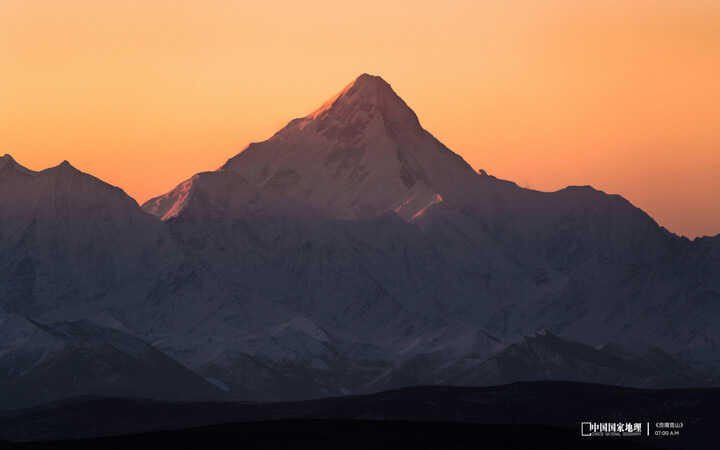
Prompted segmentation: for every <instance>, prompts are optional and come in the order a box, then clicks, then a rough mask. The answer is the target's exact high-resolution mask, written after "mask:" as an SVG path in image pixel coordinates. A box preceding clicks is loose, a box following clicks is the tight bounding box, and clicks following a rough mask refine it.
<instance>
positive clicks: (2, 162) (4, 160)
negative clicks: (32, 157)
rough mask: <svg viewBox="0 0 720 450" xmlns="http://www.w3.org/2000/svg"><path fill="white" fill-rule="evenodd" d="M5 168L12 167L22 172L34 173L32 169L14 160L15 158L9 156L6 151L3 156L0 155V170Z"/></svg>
mask: <svg viewBox="0 0 720 450" xmlns="http://www.w3.org/2000/svg"><path fill="white" fill-rule="evenodd" d="M5 168H8V169H13V170H15V171H19V172H22V173H28V174H29V173H34V172H33V171H32V170H30V169H28V168H26V167H23V166H21V165H20V164H19V163H18V162H17V161H15V158H13V157H12V156H10V154H9V153H6V154H5V155H4V156H0V170H2V169H5Z"/></svg>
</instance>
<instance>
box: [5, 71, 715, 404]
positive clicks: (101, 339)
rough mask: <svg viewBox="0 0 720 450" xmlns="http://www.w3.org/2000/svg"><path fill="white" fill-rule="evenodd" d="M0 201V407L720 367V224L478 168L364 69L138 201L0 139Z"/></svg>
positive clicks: (655, 383) (662, 378)
mask: <svg viewBox="0 0 720 450" xmlns="http://www.w3.org/2000/svg"><path fill="white" fill-rule="evenodd" d="M0 211H2V214H1V215H0V322H1V323H2V326H0V374H2V377H0V393H3V395H0V409H13V408H21V407H27V406H30V405H33V404H38V403H42V402H48V401H54V400H60V399H64V398H70V397H73V396H78V395H120V396H128V397H143V398H154V399H161V400H168V399H182V400H188V399H190V400H192V399H218V398H234V399H246V400H278V401H279V400H283V401H284V400H300V399H309V398H318V397H325V396H333V395H344V394H351V393H353V394H354V393H371V392H377V391H381V390H386V389H389V388H398V387H403V386H412V385H470V386H483V385H495V384H504V383H509V382H513V381H533V380H550V379H553V380H573V381H585V382H594V383H604V384H613V385H623V386H633V387H656V388H669V387H703V386H716V385H718V380H719V379H720V326H718V325H719V324H720V277H718V276H717V274H718V273H720V235H719V236H715V237H706V238H700V239H695V240H693V241H690V240H688V239H686V238H682V237H678V236H676V235H674V234H672V233H670V232H669V231H667V230H665V229H664V228H662V227H660V226H658V224H657V223H656V222H655V221H654V220H653V219H652V218H651V217H650V216H648V215H647V214H646V213H644V212H643V211H642V210H640V209H638V208H636V207H635V206H633V205H632V204H631V203H630V202H628V201H627V200H625V199H624V198H622V197H620V196H618V195H608V194H606V193H604V192H601V191H598V190H595V189H593V188H592V187H589V186H572V187H568V188H565V189H562V190H560V191H557V192H538V191H533V190H529V189H525V188H521V187H519V186H517V185H516V184H514V183H512V182H509V181H505V180H500V179H497V178H495V177H493V176H491V175H488V174H487V173H485V172H484V171H479V172H475V171H474V170H473V169H472V167H471V166H470V165H468V164H467V163H466V162H465V161H464V160H463V159H462V158H461V157H460V156H459V155H457V154H455V153H453V152H452V151H451V150H449V149H448V148H447V147H445V146H444V145H443V144H442V143H440V142H439V141H438V140H437V139H435V138H434V137H433V136H432V135H431V134H430V133H429V132H427V131H425V130H424V129H423V128H422V126H421V125H420V122H419V120H418V118H417V116H416V115H415V113H414V112H413V111H412V110H411V109H410V108H409V107H408V106H407V105H406V104H405V102H404V101H403V100H402V99H401V98H400V97H399V96H397V94H396V93H395V92H394V91H393V89H392V88H391V86H390V85H389V84H388V83H386V82H385V81H384V80H383V79H382V78H380V77H376V76H371V75H367V74H364V75H361V76H360V77H358V78H357V79H356V80H354V81H353V82H352V83H351V84H350V85H348V86H347V87H346V88H345V89H343V90H342V91H341V92H340V93H338V94H337V95H336V96H335V97H333V98H332V99H330V100H329V101H328V102H326V103H325V104H323V105H322V106H321V107H320V108H319V109H318V110H317V111H315V112H313V113H312V114H310V115H308V116H306V117H304V118H300V119H295V120H293V121H291V122H290V123H288V125H287V126H285V127H284V128H283V129H281V130H280V131H278V132H277V133H276V134H275V135H274V136H272V137H271V138H270V139H268V140H267V141H264V142H261V143H253V144H250V145H249V146H247V147H246V148H245V149H244V150H243V151H241V152H240V153H239V154H238V155H236V156H234V157H232V158H230V159H229V160H228V161H227V162H226V163H225V164H223V165H222V166H221V167H220V168H219V169H218V170H216V171H213V172H202V173H198V174H197V175H195V176H193V177H192V178H191V179H189V180H186V181H184V182H182V183H180V184H179V185H178V186H177V187H176V188H175V189H173V190H171V191H170V192H168V193H166V194H164V195H161V196H158V197H156V198H154V199H151V200H149V201H148V202H146V203H145V204H143V205H142V206H139V205H138V204H137V202H135V200H133V199H132V198H131V197H129V196H128V195H126V194H125V193H124V192H123V191H122V190H121V189H119V188H117V187H113V186H110V185H108V184H106V183H104V182H103V181H101V180H98V179H97V178H94V177H92V176H91V175H88V174H85V173H82V172H80V171H78V170H77V169H75V168H74V167H72V166H71V165H70V164H69V163H68V162H63V163H62V164H60V165H59V166H57V167H54V168H50V169H46V170H43V171H40V172H35V171H31V170H29V169H27V168H25V167H23V166H21V165H20V164H18V163H17V162H16V161H15V160H13V158H12V157H11V156H9V155H5V156H4V157H2V158H0ZM162 380H166V382H163V381H162ZM13 392H14V393H16V394H15V395H9V394H7V395H6V393H13Z"/></svg>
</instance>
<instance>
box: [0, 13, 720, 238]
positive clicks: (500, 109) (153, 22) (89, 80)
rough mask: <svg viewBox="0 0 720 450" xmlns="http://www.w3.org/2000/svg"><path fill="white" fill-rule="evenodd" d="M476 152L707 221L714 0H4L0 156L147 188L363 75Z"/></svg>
mask: <svg viewBox="0 0 720 450" xmlns="http://www.w3.org/2000/svg"><path fill="white" fill-rule="evenodd" d="M364 72H367V73H370V74H373V75H380V76H382V77H383V78H384V79H385V80H386V81H388V82H389V83H390V84H391V85H392V86H393V88H394V89H395V91H396V92H397V93H398V94H399V95H400V96H401V97H402V98H403V99H404V100H405V101H406V102H407V103H408V104H409V105H410V107H411V108H413V109H414V110H415V112H416V113H417V114H418V116H419V118H420V122H421V124H422V125H423V126H424V127H425V128H426V129H427V130H428V131H430V132H431V133H433V134H434V135H435V136H436V137H437V138H438V139H440V140H441V141H442V142H443V143H445V144H446V145H447V146H448V147H450V149H452V150H454V151H455V152H457V153H459V154H460V155H462V156H463V157H464V158H465V159H466V160H467V161H468V162H469V163H470V164H471V165H472V166H473V167H475V168H476V169H484V170H486V171H487V172H488V173H490V174H493V175H495V176H497V177H500V178H505V179H509V180H512V181H515V182H516V183H518V184H519V185H521V186H525V187H530V188H533V189H539V190H546V191H550V190H557V189H560V188H563V187H565V186H567V185H585V184H589V185H592V186H594V187H595V188H597V189H601V190H604V191H605V192H608V193H614V194H620V195H623V196H624V197H626V198H627V199H629V200H630V201H631V202H633V204H635V205H636V206H638V207H640V208H642V209H644V210H645V211H646V212H648V213H649V214H650V215H651V216H653V217H654V218H655V219H656V220H657V221H658V223H660V225H663V226H665V227H666V228H668V229H669V230H670V231H673V232H675V233H677V234H683V235H686V236H688V237H691V238H692V237H695V236H702V235H715V234H718V233H720V195H718V194H720V2H719V1H711V0H683V1H680V0H677V1H674V0H602V1H600V0H584V1H578V0H542V1H499V0H498V1H483V0H474V1H452V0H445V1H442V2H440V1H421V0H413V1H388V0H385V1H374V0H366V1H357V0H354V1H340V0H334V1H278V0H275V1H273V0H264V1H230V0H227V1H224V0H206V1H188V0H103V1H98V0H64V1H57V0H33V1H27V0H2V1H0V154H3V153H9V154H11V155H13V157H14V158H15V159H16V160H17V161H18V162H19V163H21V164H23V165H25V166H26V167H29V168H31V169H34V170H40V169H43V168H46V167H49V166H54V165H57V164H59V163H60V162H61V161H62V160H65V159H67V160H69V161H70V162H71V163H72V164H73V165H74V166H75V167H77V168H78V169H80V170H82V171H84V172H88V173H91V174H93V175H95V176H96V177H98V178H100V179H102V180H104V181H107V182H108V183H111V184H114V185H117V186H120V187H122V188H123V189H124V190H125V191H126V192H127V193H128V194H130V195H131V196H133V197H134V198H135V199H136V200H138V201H139V202H140V203H142V202H144V201H145V200H147V199H149V198H150V197H153V196H156V195H160V194H162V193H164V192H166V191H168V190H170V189H171V188H173V187H174V186H175V185H177V184H178V183H179V182H181V181H183V180H184V179H186V178H189V177H190V176H191V175H193V174H194V173H196V172H200V171H205V170H214V169H215V168H217V167H219V166H220V165H222V164H223V163H224V162H225V161H226V160H227V159H228V158H229V157H231V156H233V155H235V154H236V153H238V152H239V151H240V150H242V149H243V148H244V147H245V146H246V145H247V144H248V143H250V142H257V141H262V140H265V139H267V138H269V137H270V136H271V135H272V134H273V133H274V132H275V131H277V130H278V129H279V128H281V127H282V126H284V125H285V124H286V123H287V122H289V121H290V120H291V119H293V118H295V117H301V116H304V115H307V114H309V113H310V112H312V111H313V110H314V109H316V108H317V107H319V106H320V105H321V104H322V103H323V102H324V101H325V100H327V99H328V98H330V97H331V96H332V95H334V94H335V93H336V92H337V91H339V90H340V89H342V88H343V87H344V86H345V85H347V84H348V83H349V82H350V81H352V80H353V79H354V78H355V77H357V76H358V75H360V74H361V73H364Z"/></svg>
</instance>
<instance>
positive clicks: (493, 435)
mask: <svg viewBox="0 0 720 450" xmlns="http://www.w3.org/2000/svg"><path fill="white" fill-rule="evenodd" d="M8 414H9V413H8ZM582 422H593V423H599V424H602V423H608V424H618V423H623V424H626V423H631V424H635V423H639V424H641V427H642V435H640V436H628V437H621V438H615V437H608V436H593V437H585V436H582V435H581V427H582ZM665 422H668V423H669V422H675V423H682V428H676V429H675V430H676V431H679V433H678V435H665V436H663V435H656V432H660V433H662V432H663V431H668V430H670V429H668V428H664V427H663V426H662V425H661V424H664V423H665ZM648 425H649V430H648ZM719 427H720V389H717V388H714V389H676V390H644V389H628V388H619V387H612V386H603V385H592V384H582V383H570V382H540V383H515V384H510V385H506V386H497V387H485V388H466V387H446V386H439V387H415V388H405V389H398V390H394V391H387V392H381V393H378V394H373V395H364V396H349V397H333V398H326V399H321V400H313V401H303V402H288V403H247V402H214V403H213V402H196V403H169V402H157V401H146V400H128V399H107V398H106V399H83V400H77V402H76V403H66V404H54V405H45V406H43V407H37V408H33V409H30V410H25V411H19V412H14V413H12V416H11V417H8V416H6V417H5V419H2V420H0V439H4V440H6V441H14V442H5V443H4V445H5V446H7V447H17V448H57V446H58V445H60V444H62V445H65V446H66V447H67V448H132V447H138V446H142V447H156V446H159V447H164V446H168V447H172V448H191V447H194V448H197V446H210V447H212V448H230V447H231V446H235V447H237V446H242V447H250V448H276V447H278V446H292V447H293V448H302V447H301V445H306V446H307V448H338V446H342V447H343V448H440V447H442V448H608V447H610V448H648V447H645V446H650V447H649V448H692V449H703V448H708V449H710V448H715V444H716V443H717V436H716V431H717V430H718V428H719ZM120 435H125V437H123V438H118V437H117V436H120ZM103 437H105V438H107V439H104V438H103ZM109 437H112V438H109ZM89 438H92V439H91V440H80V441H78V440H77V439H89ZM21 441H25V442H21ZM27 441H34V442H32V443H30V442H27ZM353 445H355V447H353Z"/></svg>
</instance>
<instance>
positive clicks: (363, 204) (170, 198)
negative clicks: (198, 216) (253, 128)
mask: <svg viewBox="0 0 720 450" xmlns="http://www.w3.org/2000/svg"><path fill="white" fill-rule="evenodd" d="M219 170H221V171H225V172H231V173H237V174H238V175H239V176H241V177H243V178H244V179H247V180H248V181H250V182H251V183H253V184H255V185H257V186H258V187H260V188H261V189H263V190H265V191H267V192H269V193H272V194H276V195H281V196H285V197H292V198H295V199H297V200H300V201H302V202H304V203H307V204H309V205H311V206H313V207H314V208H315V209H317V210H318V211H320V212H321V213H322V214H324V215H326V216H327V217H330V218H336V219H346V220H355V219H369V218H372V217H375V216H377V215H379V214H381V213H383V212H387V211H394V212H396V213H398V214H400V215H401V216H402V217H404V218H405V219H406V220H409V219H411V218H413V217H414V216H415V215H417V214H418V212H420V211H423V210H424V209H425V208H426V207H427V206H428V205H430V204H433V203H436V202H438V201H440V200H441V199H442V192H443V189H444V187H445V186H448V185H450V184H455V183H462V181H463V180H466V179H468V178H474V177H477V174H476V173H475V172H474V171H473V169H472V167H470V165H468V164H467V163H466V162H465V161H464V160H463V159H462V158H461V157H460V156H458V155H457V154H455V153H453V152H452V151H450V150H449V149H448V148H447V147H445V146H444V145H443V144H442V143H440V142H439V141H438V140H437V139H435V138H434V137H433V136H432V135H431V134H430V133H429V132H427V131H425V130H424V129H423V128H422V126H421V125H420V122H419V121H418V118H417V116H416V115H415V113H414V112H413V111H412V109H410V107H408V105H407V104H406V103H405V102H404V101H403V100H402V99H401V98H400V97H399V96H398V95H397V94H396V93H395V91H394V90H393V89H392V87H391V86H390V85H389V84H388V83H387V82H385V80H383V79H382V78H380V77H378V76H372V75H368V74H363V75H360V76H359V77H358V78H356V79H355V80H354V81H353V82H352V83H350V84H349V85H348V86H347V87H345V88H344V89H343V90H341V91H340V92H339V93H338V94H337V95H335V96H334V97H333V98H332V99H330V100H329V101H327V102H325V103H324V104H323V105H322V106H321V107H320V108H319V109H317V110H316V111H314V112H313V113H311V114H309V115H307V116H305V117H303V118H299V119H295V120H293V121H291V122H290V123H288V125H287V126H285V127H284V128H283V129H281V130H280V131H278V132H277V133H276V134H275V135H274V136H272V137H271V138H270V139H268V140H267V141H264V142H260V143H253V144H250V145H249V146H247V147H246V148H245V149H244V150H243V151H242V152H240V153H239V154H238V155H236V156H234V157H233V158H230V159H229V160H228V161H227V163H225V165H223V166H222V167H221V168H220V169H219ZM183 185H184V186H186V189H177V188H176V189H175V190H173V191H172V192H170V193H168V194H166V195H164V196H161V197H158V198H155V199H152V200H150V201H148V202H147V203H146V204H145V205H143V208H144V209H145V210H146V211H148V212H150V213H153V214H155V215H158V216H160V217H162V218H163V219H167V218H169V217H171V216H174V215H177V214H178V213H179V212H180V211H182V209H183V208H182V204H184V203H185V202H186V201H187V199H188V196H191V195H192V185H193V183H188V182H185V183H184V184H183ZM178 202H180V203H178Z"/></svg>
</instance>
